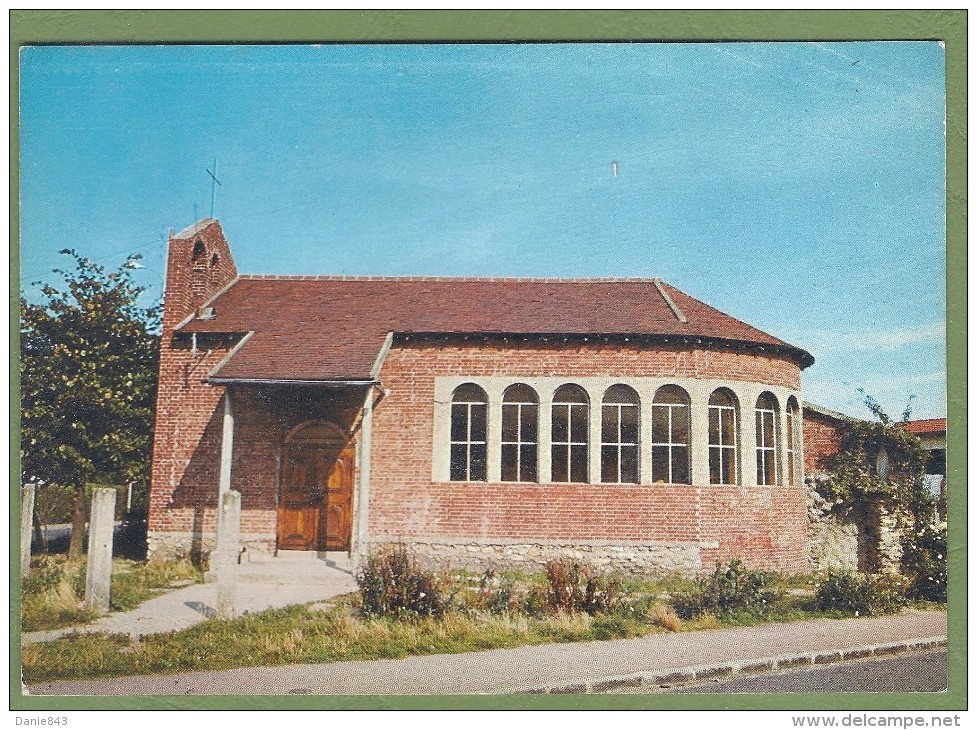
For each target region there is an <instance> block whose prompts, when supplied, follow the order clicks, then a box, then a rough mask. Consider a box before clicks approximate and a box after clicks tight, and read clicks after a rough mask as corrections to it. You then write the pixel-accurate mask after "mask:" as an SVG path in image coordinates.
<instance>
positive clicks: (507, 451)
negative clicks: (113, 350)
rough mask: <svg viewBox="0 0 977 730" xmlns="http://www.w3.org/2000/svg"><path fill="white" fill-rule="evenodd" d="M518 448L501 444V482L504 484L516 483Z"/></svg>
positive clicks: (517, 475) (513, 445)
mask: <svg viewBox="0 0 977 730" xmlns="http://www.w3.org/2000/svg"><path fill="white" fill-rule="evenodd" d="M518 448H519V447H518V446H516V445H515V444H502V481H504V482H515V481H518V477H519V474H518V471H517V464H516V456H517V455H518V451H517V449H518Z"/></svg>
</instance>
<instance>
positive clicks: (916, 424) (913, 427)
mask: <svg viewBox="0 0 977 730" xmlns="http://www.w3.org/2000/svg"><path fill="white" fill-rule="evenodd" d="M899 425H900V426H903V427H904V428H905V429H906V430H907V431H909V433H913V434H916V435H917V436H928V435H931V434H945V433H946V419H945V418H923V419H921V420H918V421H904V422H903V423H900V424H899Z"/></svg>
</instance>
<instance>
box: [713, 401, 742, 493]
mask: <svg viewBox="0 0 977 730" xmlns="http://www.w3.org/2000/svg"><path fill="white" fill-rule="evenodd" d="M738 442H739V430H738V424H737V422H736V399H735V398H734V397H733V394H732V393H731V392H730V391H728V390H726V389H725V388H720V389H719V390H717V391H715V392H714V393H713V394H712V395H711V396H710V397H709V483H710V484H736V483H737V469H736V466H737V451H738V449H737V443H738Z"/></svg>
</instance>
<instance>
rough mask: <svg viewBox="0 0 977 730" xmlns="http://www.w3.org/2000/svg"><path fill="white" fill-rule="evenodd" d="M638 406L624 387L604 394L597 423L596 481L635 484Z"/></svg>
mask: <svg viewBox="0 0 977 730" xmlns="http://www.w3.org/2000/svg"><path fill="white" fill-rule="evenodd" d="M639 411H640V407H639V400H638V394H637V393H635V392H634V390H633V389H631V388H629V387H628V386H626V385H612V386H611V387H610V388H608V389H607V392H606V393H604V402H603V403H602V405H601V424H600V433H601V436H600V441H601V443H600V480H601V481H602V482H605V483H608V484H637V483H638V448H639V438H638V433H639V423H640V413H639Z"/></svg>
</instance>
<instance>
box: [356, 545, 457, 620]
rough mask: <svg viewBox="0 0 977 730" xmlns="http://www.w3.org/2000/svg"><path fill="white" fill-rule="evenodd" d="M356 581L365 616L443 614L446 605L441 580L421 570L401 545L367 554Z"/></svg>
mask: <svg viewBox="0 0 977 730" xmlns="http://www.w3.org/2000/svg"><path fill="white" fill-rule="evenodd" d="M356 582H357V584H358V585H359V588H360V598H361V599H362V610H363V613H364V614H366V615H367V616H393V617H395V618H410V617H416V616H443V615H444V613H445V611H446V610H447V609H448V606H449V604H450V597H448V596H447V595H446V593H447V592H446V591H445V590H444V584H443V579H441V578H439V577H438V576H437V575H435V574H434V573H430V572H427V571H425V570H423V569H422V568H421V566H420V564H419V563H418V562H417V559H416V558H414V556H413V555H411V554H410V553H409V552H408V550H407V547H406V546H405V545H392V546H389V547H386V548H383V549H381V550H379V551H377V552H375V553H373V554H372V555H370V557H369V558H368V559H367V562H366V565H365V566H363V568H362V569H361V570H360V571H359V572H358V573H357V574H356Z"/></svg>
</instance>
